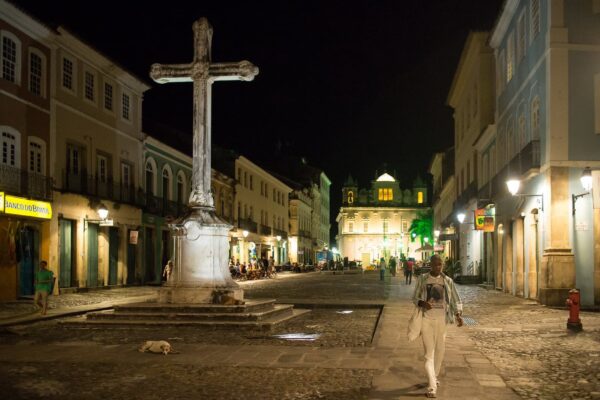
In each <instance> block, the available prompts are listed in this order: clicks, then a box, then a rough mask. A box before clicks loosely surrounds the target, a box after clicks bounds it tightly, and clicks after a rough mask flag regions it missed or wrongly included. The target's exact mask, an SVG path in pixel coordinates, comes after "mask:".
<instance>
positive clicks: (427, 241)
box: [423, 236, 429, 244]
mask: <svg viewBox="0 0 600 400" xmlns="http://www.w3.org/2000/svg"><path fill="white" fill-rule="evenodd" d="M423 241H424V242H425V244H427V243H429V238H428V237H427V236H425V237H424V238H423Z"/></svg>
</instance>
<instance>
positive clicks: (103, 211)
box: [96, 204, 108, 220]
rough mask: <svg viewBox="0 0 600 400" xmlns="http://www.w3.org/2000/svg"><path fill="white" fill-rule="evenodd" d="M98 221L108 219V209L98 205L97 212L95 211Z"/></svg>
mask: <svg viewBox="0 0 600 400" xmlns="http://www.w3.org/2000/svg"><path fill="white" fill-rule="evenodd" d="M96 212H97V213H98V216H99V217H100V219H102V220H104V219H106V218H107V217H108V208H106V206H105V205H104V204H100V205H99V206H98V210H96Z"/></svg>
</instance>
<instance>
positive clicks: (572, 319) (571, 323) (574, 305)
mask: <svg viewBox="0 0 600 400" xmlns="http://www.w3.org/2000/svg"><path fill="white" fill-rule="evenodd" d="M566 303H567V307H569V319H568V320H567V329H570V330H572V331H575V332H579V331H581V330H582V329H583V325H581V320H580V319H579V305H580V304H579V290H578V289H571V290H569V298H568V299H567V301H566Z"/></svg>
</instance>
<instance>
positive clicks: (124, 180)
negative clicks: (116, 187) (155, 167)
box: [121, 162, 131, 188]
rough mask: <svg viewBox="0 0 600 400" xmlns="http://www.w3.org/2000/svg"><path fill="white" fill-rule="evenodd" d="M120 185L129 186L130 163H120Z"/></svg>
mask: <svg viewBox="0 0 600 400" xmlns="http://www.w3.org/2000/svg"><path fill="white" fill-rule="evenodd" d="M121 186H123V187H126V188H128V187H131V165H129V164H127V163H124V162H122V163H121Z"/></svg>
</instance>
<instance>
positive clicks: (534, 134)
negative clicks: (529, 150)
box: [531, 96, 540, 140]
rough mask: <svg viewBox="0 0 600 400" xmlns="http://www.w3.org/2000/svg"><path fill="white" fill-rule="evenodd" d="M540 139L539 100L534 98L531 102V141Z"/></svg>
mask: <svg viewBox="0 0 600 400" xmlns="http://www.w3.org/2000/svg"><path fill="white" fill-rule="evenodd" d="M539 138H540V98H539V97H538V96H536V97H535V98H534V99H533V101H532V102H531V139H532V140H538V139H539Z"/></svg>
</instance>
